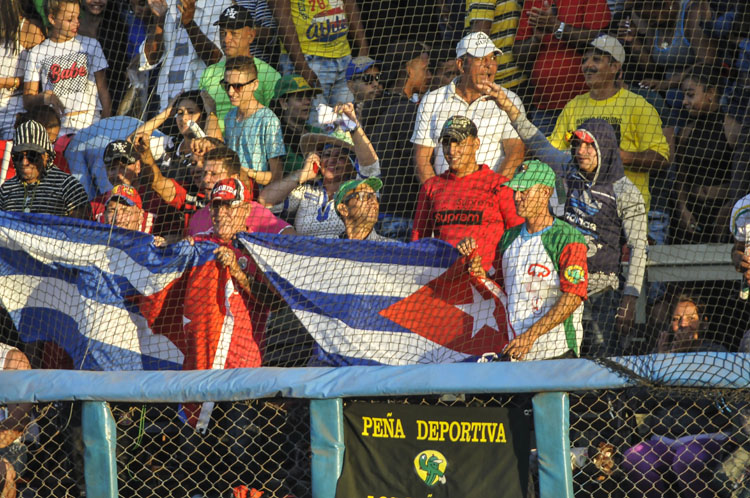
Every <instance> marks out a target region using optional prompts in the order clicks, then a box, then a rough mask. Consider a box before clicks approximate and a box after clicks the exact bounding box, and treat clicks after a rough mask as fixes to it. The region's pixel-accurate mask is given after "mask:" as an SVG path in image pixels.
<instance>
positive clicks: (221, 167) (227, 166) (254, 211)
mask: <svg viewBox="0 0 750 498" xmlns="http://www.w3.org/2000/svg"><path fill="white" fill-rule="evenodd" d="M239 169H240V168H239V159H238V158H237V154H236V153H234V151H232V150H231V149H229V148H227V147H217V148H216V149H213V150H211V151H210V152H208V153H207V154H206V157H205V164H204V169H203V179H202V185H201V188H202V189H203V190H205V191H209V192H210V191H211V190H212V189H213V187H214V185H216V184H217V183H218V182H219V181H221V180H224V179H227V178H236V179H238V180H239ZM246 181H250V182H252V180H248V179H246ZM247 190H248V191H249V192H248V194H249V196H250V201H249V202H250V214H249V216H248V217H247V220H246V230H245V231H247V232H261V233H278V234H285V235H296V233H297V232H296V231H295V230H294V227H292V226H291V225H290V224H289V223H287V222H285V221H283V220H281V219H279V218H277V217H276V216H275V215H274V214H273V213H271V211H270V210H268V209H267V208H265V207H264V206H262V205H261V204H259V203H257V202H254V201H253V200H252V192H253V188H252V186H248V189H247ZM210 228H211V210H210V207H209V206H205V207H203V208H201V209H199V210H198V211H196V212H195V213H194V214H193V216H191V217H190V224H189V225H188V233H187V234H188V235H189V236H193V235H197V234H199V233H203V232H206V231H208V230H209V229H210Z"/></svg>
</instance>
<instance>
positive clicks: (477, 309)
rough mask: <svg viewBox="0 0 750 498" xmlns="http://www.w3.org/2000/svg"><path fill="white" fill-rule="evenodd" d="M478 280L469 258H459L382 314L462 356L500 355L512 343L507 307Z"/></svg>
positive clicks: (382, 311)
mask: <svg viewBox="0 0 750 498" xmlns="http://www.w3.org/2000/svg"><path fill="white" fill-rule="evenodd" d="M474 280H475V279H473V278H472V277H471V276H470V275H469V274H468V272H467V271H466V261H465V259H464V258H459V259H458V260H457V261H456V262H455V263H454V264H453V265H452V266H451V267H450V268H448V269H447V270H446V271H445V272H443V274H441V275H440V276H438V277H437V278H435V279H433V280H431V281H430V282H428V283H427V284H426V285H424V286H423V287H422V288H420V289H419V290H417V291H416V292H415V293H413V294H412V295H410V296H408V297H406V298H404V299H402V300H401V301H398V302H396V303H394V304H392V305H391V306H389V307H387V308H385V309H383V310H381V311H380V315H381V316H383V317H385V318H388V319H389V320H391V321H393V322H395V323H397V324H399V325H400V326H402V327H404V328H406V329H409V330H411V331H412V332H414V333H416V334H419V335H421V336H422V337H424V338H426V339H429V340H431V341H433V342H436V343H438V344H440V345H441V346H444V347H446V348H450V349H453V350H454V351H458V352H460V353H464V354H469V355H481V354H482V353H487V352H496V353H497V352H500V351H502V349H503V348H504V347H505V345H506V344H507V343H508V335H507V333H506V325H505V323H506V322H505V307H504V306H503V305H502V303H501V302H500V300H499V299H498V298H497V297H496V296H494V295H493V294H492V293H491V292H489V291H488V290H487V289H486V288H484V285H483V284H482V283H481V282H478V281H474ZM462 308H463V309H462ZM464 310H467V311H471V312H472V313H471V314H470V313H467V312H466V311H464ZM490 310H492V311H490ZM472 315H474V316H472ZM475 320H476V321H477V323H476V325H475ZM477 327H478V328H479V330H476V329H477Z"/></svg>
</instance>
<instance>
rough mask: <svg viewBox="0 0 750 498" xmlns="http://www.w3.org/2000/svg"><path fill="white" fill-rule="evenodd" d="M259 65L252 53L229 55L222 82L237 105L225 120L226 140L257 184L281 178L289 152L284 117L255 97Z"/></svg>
mask: <svg viewBox="0 0 750 498" xmlns="http://www.w3.org/2000/svg"><path fill="white" fill-rule="evenodd" d="M258 75H259V73H258V68H257V66H256V65H255V62H254V60H253V59H252V58H251V57H245V56H239V57H232V58H231V59H227V63H226V67H225V70H224V79H223V80H221V85H222V87H223V88H224V90H225V91H226V92H227V94H228V95H229V101H230V102H231V103H232V105H233V106H235V107H234V108H233V109H232V110H231V111H229V112H228V113H227V115H226V119H225V120H224V142H225V143H226V144H227V146H228V147H229V148H231V149H232V150H234V151H235V152H237V154H238V155H239V156H240V161H241V162H242V167H243V168H244V169H245V170H246V172H247V173H248V175H249V176H250V178H252V179H253V181H254V182H255V183H257V184H258V185H268V184H269V183H271V182H272V181H275V180H280V179H281V176H282V175H283V173H284V163H283V162H282V159H283V157H284V156H285V155H286V148H285V147H284V137H283V136H282V134H281V121H279V118H277V117H276V115H275V114H274V113H273V111H271V110H270V109H269V108H268V107H265V106H264V105H263V104H262V103H261V102H258V100H257V99H256V98H255V91H256V90H257V89H258V85H259V82H258Z"/></svg>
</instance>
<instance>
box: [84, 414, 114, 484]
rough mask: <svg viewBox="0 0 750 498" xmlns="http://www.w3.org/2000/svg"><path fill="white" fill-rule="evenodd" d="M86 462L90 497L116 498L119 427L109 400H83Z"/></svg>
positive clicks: (85, 468)
mask: <svg viewBox="0 0 750 498" xmlns="http://www.w3.org/2000/svg"><path fill="white" fill-rule="evenodd" d="M81 426H82V428H83V445H84V454H83V463H84V477H85V478H86V496H87V497H88V498H117V456H116V453H115V452H116V448H117V428H116V426H115V420H114V418H113V417H112V412H111V411H110V409H109V404H108V403H107V402H106V401H84V402H83V413H82V419H81Z"/></svg>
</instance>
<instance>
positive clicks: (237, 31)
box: [198, 5, 281, 131]
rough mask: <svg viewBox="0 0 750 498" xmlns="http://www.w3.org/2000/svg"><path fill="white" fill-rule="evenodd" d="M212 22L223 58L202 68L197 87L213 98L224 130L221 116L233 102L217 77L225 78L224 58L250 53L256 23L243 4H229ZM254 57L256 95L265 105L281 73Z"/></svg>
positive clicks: (229, 108)
mask: <svg viewBox="0 0 750 498" xmlns="http://www.w3.org/2000/svg"><path fill="white" fill-rule="evenodd" d="M214 26H219V36H220V38H221V51H222V52H223V53H224V58H222V59H221V60H220V61H219V62H217V63H216V64H212V65H210V66H208V67H207V68H206V69H205V70H204V71H203V74H202V75H201V82H200V85H199V87H198V88H200V89H201V90H206V91H207V92H208V94H209V95H210V96H211V97H212V98H213V99H214V100H215V101H216V116H217V117H218V118H219V127H220V128H221V131H224V117H225V116H226V115H227V113H228V112H229V111H230V110H231V109H232V103H231V102H230V101H229V95H227V92H226V90H225V89H224V88H223V87H222V86H221V84H220V80H221V79H222V78H224V69H225V67H226V64H227V59H229V58H231V57H238V56H242V55H244V56H246V57H251V56H252V54H251V51H252V50H251V46H252V45H253V42H254V41H255V37H256V34H257V27H256V25H255V21H254V20H253V16H252V13H251V12H250V10H248V9H246V8H245V7H243V6H242V5H231V6H229V7H227V8H226V9H224V11H223V12H222V13H221V15H220V16H219V19H218V20H217V21H216V22H214ZM254 61H255V67H256V69H257V71H258V88H256V89H255V98H256V100H257V101H258V102H260V103H261V104H263V105H265V106H267V105H268V104H269V103H270V102H271V99H272V98H273V94H274V88H275V85H276V82H277V81H279V79H281V75H280V74H279V73H278V71H276V70H275V69H274V68H273V67H271V66H270V65H269V64H267V63H266V62H265V61H263V60H261V59H260V58H258V57H254Z"/></svg>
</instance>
